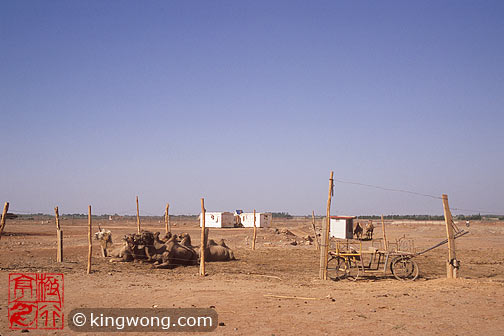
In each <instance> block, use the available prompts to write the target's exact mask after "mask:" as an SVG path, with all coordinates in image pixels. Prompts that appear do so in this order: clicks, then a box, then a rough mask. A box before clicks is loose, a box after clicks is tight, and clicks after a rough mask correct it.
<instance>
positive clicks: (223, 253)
mask: <svg viewBox="0 0 504 336" xmlns="http://www.w3.org/2000/svg"><path fill="white" fill-rule="evenodd" d="M180 237H182V240H181V241H180V244H181V245H184V246H186V247H190V248H192V249H194V250H195V251H196V253H197V254H198V257H199V255H200V248H199V246H192V245H191V236H190V235H189V234H188V233H182V234H181V235H180ZM229 260H236V258H235V256H234V253H233V251H232V250H231V249H230V248H229V247H228V246H227V245H226V243H225V242H224V239H221V240H220V241H219V242H218V243H217V242H215V240H213V239H209V240H208V243H207V247H206V249H205V261H209V262H210V261H229Z"/></svg>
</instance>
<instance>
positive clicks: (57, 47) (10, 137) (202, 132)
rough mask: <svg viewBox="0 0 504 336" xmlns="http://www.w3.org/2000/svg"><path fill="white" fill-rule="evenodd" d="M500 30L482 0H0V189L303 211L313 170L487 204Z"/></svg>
mask: <svg viewBox="0 0 504 336" xmlns="http://www.w3.org/2000/svg"><path fill="white" fill-rule="evenodd" d="M502 36H504V3H502V2H501V1H484V2H475V1H422V2H405V1H397V2H396V1H380V2H376V1H369V2H368V1H360V2H354V1H346V2H343V1H341V2H338V1H248V2H247V1H145V2H138V1H120V2H117V1H80V2H78V1H50V2H47V1H1V2H0V48H1V52H0V114H1V122H0V124H1V125H2V131H1V132H0V137H1V140H2V141H1V143H2V144H3V146H2V147H3V158H4V160H2V174H1V177H0V185H1V187H0V201H10V202H11V209H12V210H13V211H16V210H19V211H28V212H31V211H36V212H39V211H40V212H47V213H51V212H52V208H53V207H54V206H55V205H58V206H59V207H60V209H61V210H60V211H61V212H64V213H73V212H86V209H87V205H88V204H91V205H92V206H93V209H94V211H95V212H96V213H115V212H117V213H134V211H135V196H136V195H139V197H140V205H141V211H142V213H144V214H161V213H162V212H163V210H164V205H165V204H166V202H170V204H171V206H170V210H171V212H172V213H174V214H184V213H197V212H198V211H199V207H200V201H199V199H200V198H201V197H205V200H206V208H207V210H215V211H217V210H233V209H244V210H252V209H253V208H256V209H257V210H258V211H287V212H290V213H293V214H308V213H311V210H315V212H316V213H319V214H322V213H324V212H325V204H326V199H327V188H328V177H329V172H330V171H331V170H333V171H334V174H335V176H336V177H337V178H339V179H342V180H348V181H357V182H362V183H367V184H374V185H380V186H386V187H391V188H398V189H407V190H413V191H417V192H421V193H427V194H433V195H441V194H442V193H446V194H448V195H449V199H450V204H452V206H454V207H458V208H462V209H469V210H483V211H486V210H488V211H491V212H499V213H504V205H503V203H502V199H503V196H504V178H503V174H502V167H503V163H504V159H503V157H504V156H503V155H502V154H503V150H502V148H503V147H504V146H503V145H504V136H503V125H504V113H503V111H502V107H503V106H504V46H503V42H502V41H503V39H502ZM463 212H465V213H468V211H463ZM333 213H334V214H356V215H359V214H381V213H385V214H408V213H410V214H411V213H432V214H440V213H442V204H441V201H440V200H435V199H431V198H424V197H418V196H413V195H408V194H403V193H393V192H386V191H381V190H377V189H372V188H365V187H359V186H355V185H348V184H340V183H336V186H335V195H334V202H333Z"/></svg>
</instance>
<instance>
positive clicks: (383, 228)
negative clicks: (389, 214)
mask: <svg viewBox="0 0 504 336" xmlns="http://www.w3.org/2000/svg"><path fill="white" fill-rule="evenodd" d="M381 227H382V234H383V247H385V251H388V240H387V234H386V233H385V220H384V219H383V215H381Z"/></svg>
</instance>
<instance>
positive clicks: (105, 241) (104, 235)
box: [95, 230, 134, 262]
mask: <svg viewBox="0 0 504 336" xmlns="http://www.w3.org/2000/svg"><path fill="white" fill-rule="evenodd" d="M95 239H97V240H99V241H100V245H101V247H102V251H103V256H104V257H110V258H111V259H110V262H115V261H116V262H128V261H132V260H133V259H134V258H133V253H132V251H131V248H130V244H129V243H128V241H127V236H125V237H124V238H123V239H122V241H123V243H122V244H120V245H118V246H114V244H113V243H112V233H111V232H110V231H109V230H102V231H99V232H96V233H95Z"/></svg>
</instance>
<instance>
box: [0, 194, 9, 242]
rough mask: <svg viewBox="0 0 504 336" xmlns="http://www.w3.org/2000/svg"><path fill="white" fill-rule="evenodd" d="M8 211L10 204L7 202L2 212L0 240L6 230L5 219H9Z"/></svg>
mask: <svg viewBox="0 0 504 336" xmlns="http://www.w3.org/2000/svg"><path fill="white" fill-rule="evenodd" d="M7 211H9V202H5V204H4V208H3V212H2V220H1V221H0V239H2V233H3V230H4V228H5V220H6V218H5V217H7Z"/></svg>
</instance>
